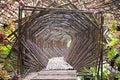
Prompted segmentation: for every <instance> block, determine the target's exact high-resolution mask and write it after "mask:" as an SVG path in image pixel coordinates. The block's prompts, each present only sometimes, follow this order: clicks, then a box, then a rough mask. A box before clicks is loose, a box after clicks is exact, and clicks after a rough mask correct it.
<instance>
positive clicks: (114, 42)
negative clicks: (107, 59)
mask: <svg viewBox="0 0 120 80" xmlns="http://www.w3.org/2000/svg"><path fill="white" fill-rule="evenodd" d="M117 42H118V39H113V40H112V41H111V42H110V43H109V46H114V45H115V44H116V43H117Z"/></svg>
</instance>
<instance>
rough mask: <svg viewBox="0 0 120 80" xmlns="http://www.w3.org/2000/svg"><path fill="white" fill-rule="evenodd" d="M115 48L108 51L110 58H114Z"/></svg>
mask: <svg viewBox="0 0 120 80" xmlns="http://www.w3.org/2000/svg"><path fill="white" fill-rule="evenodd" d="M115 53H116V52H115V50H114V49H111V50H110V51H109V52H108V59H110V60H111V59H112V58H113V57H114V56H115Z"/></svg>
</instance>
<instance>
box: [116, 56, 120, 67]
mask: <svg viewBox="0 0 120 80" xmlns="http://www.w3.org/2000/svg"><path fill="white" fill-rule="evenodd" d="M116 64H118V65H119V64H120V57H118V58H117V59H116Z"/></svg>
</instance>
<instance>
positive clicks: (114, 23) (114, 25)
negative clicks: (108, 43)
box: [110, 21, 116, 31]
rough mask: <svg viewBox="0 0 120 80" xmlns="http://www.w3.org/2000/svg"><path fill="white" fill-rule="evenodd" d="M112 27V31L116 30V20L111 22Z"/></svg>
mask: <svg viewBox="0 0 120 80" xmlns="http://www.w3.org/2000/svg"><path fill="white" fill-rule="evenodd" d="M110 29H111V31H115V30H116V22H115V21H113V22H112V23H111V25H110Z"/></svg>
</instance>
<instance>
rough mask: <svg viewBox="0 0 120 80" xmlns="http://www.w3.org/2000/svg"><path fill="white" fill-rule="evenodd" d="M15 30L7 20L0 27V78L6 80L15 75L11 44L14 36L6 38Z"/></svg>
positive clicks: (11, 22)
mask: <svg viewBox="0 0 120 80" xmlns="http://www.w3.org/2000/svg"><path fill="white" fill-rule="evenodd" d="M14 30H15V25H14V23H13V21H12V20H8V22H7V23H4V24H3V25H2V26H0V78H1V79H3V80H8V79H10V78H11V77H10V76H14V75H15V74H16V61H15V54H14V53H13V52H12V44H13V42H14V35H13V36H12V39H11V37H10V38H8V36H9V35H10V34H11V33H12V32H13V31H14Z"/></svg>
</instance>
